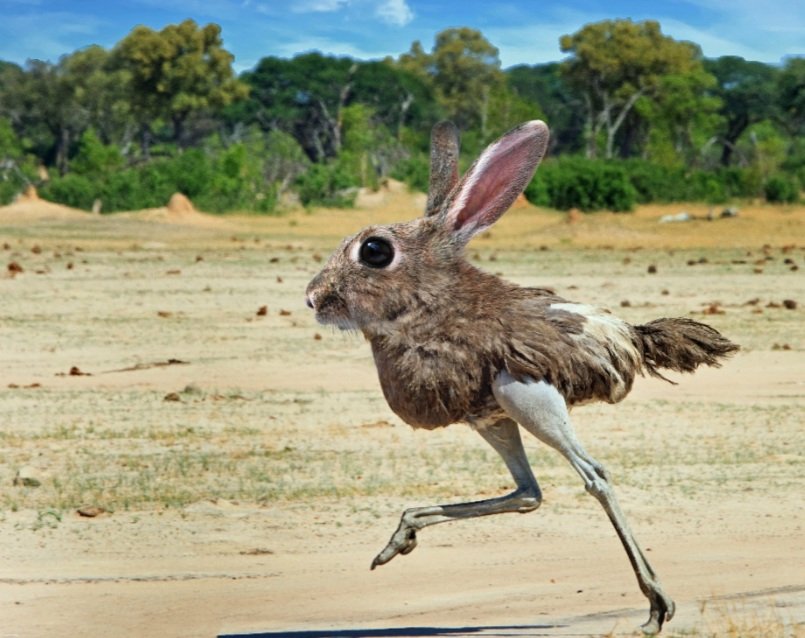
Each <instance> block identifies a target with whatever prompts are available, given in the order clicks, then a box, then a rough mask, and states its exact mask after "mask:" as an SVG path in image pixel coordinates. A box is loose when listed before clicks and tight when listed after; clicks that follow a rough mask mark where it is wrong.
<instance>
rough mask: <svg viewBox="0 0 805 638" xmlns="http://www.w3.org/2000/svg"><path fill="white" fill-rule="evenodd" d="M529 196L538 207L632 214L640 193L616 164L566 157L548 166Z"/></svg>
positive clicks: (530, 187) (532, 185) (541, 170)
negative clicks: (627, 212) (630, 212)
mask: <svg viewBox="0 0 805 638" xmlns="http://www.w3.org/2000/svg"><path fill="white" fill-rule="evenodd" d="M525 195H526V198H527V199H528V200H529V201H531V202H532V203H534V204H538V205H541V206H550V207H552V208H558V209H559V210H568V209H570V208H578V209H580V210H583V211H585V212H588V211H595V210H614V211H629V210H631V209H632V208H633V207H634V203H635V200H636V197H637V191H636V190H635V188H634V187H633V186H632V184H631V183H630V181H629V178H628V176H627V174H626V171H625V170H624V169H623V167H622V166H621V165H619V164H618V163H616V162H607V161H601V160H591V159H587V158H584V157H562V158H559V159H558V160H556V161H553V162H552V161H548V162H546V163H545V165H544V166H543V167H542V168H541V169H540V170H539V171H538V172H537V175H536V177H535V179H534V180H532V181H531V183H530V184H529V185H528V187H526V190H525Z"/></svg>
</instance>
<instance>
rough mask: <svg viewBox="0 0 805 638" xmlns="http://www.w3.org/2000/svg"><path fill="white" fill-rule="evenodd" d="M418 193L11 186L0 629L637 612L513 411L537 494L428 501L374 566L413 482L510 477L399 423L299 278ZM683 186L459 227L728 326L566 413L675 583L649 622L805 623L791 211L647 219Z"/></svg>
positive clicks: (612, 558) (494, 245)
mask: <svg viewBox="0 0 805 638" xmlns="http://www.w3.org/2000/svg"><path fill="white" fill-rule="evenodd" d="M420 200H421V198H415V197H413V198H412V197H410V196H408V195H406V194H404V193H400V192H398V191H397V192H389V193H385V194H384V193H381V194H379V195H377V196H375V197H370V198H367V199H366V200H364V201H365V205H364V206H363V207H361V208H359V209H358V210H354V211H316V212H315V213H313V214H308V213H303V212H299V213H292V214H288V215H285V216H282V217H278V218H271V219H260V218H254V217H226V218H223V219H221V218H214V219H211V218H209V217H206V216H203V215H200V214H197V213H193V214H189V213H185V214H182V215H175V214H171V213H170V211H167V210H155V211H147V212H145V213H143V214H137V213H131V214H127V215H122V216H97V215H96V216H92V215H89V214H83V213H81V212H79V211H69V210H63V209H60V207H55V206H53V205H48V204H47V203H46V202H41V203H39V204H36V203H33V204H31V203H27V204H26V205H25V206H22V205H16V206H12V207H7V208H5V209H0V255H2V257H3V260H2V265H3V274H2V275H0V298H2V300H3V301H2V305H0V344H2V366H0V538H2V543H0V636H26V637H27V636H53V635H64V636H144V635H154V636H188V637H189V636H215V635H238V634H248V633H256V634H258V635H264V636H295V637H297V638H303V637H315V636H411V635H416V636H442V635H445V636H446V635H450V636H603V635H618V636H620V635H633V634H634V633H635V627H636V626H637V625H639V624H640V623H641V622H643V621H644V620H645V617H646V615H647V611H646V610H647V604H646V602H645V599H644V598H643V597H642V595H641V594H640V592H639V590H638V588H637V586H636V583H635V581H634V576H633V575H632V572H631V569H630V567H629V565H628V561H627V559H626V557H625V554H624V552H623V550H622V548H621V547H620V544H619V542H618V540H617V537H616V536H615V534H614V532H613V531H612V529H611V526H610V524H609V522H608V521H607V519H606V516H605V515H604V513H603V512H602V511H601V510H600V507H599V506H598V504H597V503H596V502H595V500H594V499H591V498H590V497H589V496H587V495H586V494H585V493H584V490H583V488H582V486H581V483H580V481H579V479H578V477H576V476H575V475H574V473H573V471H572V470H571V469H570V468H569V467H567V466H566V464H565V463H564V462H563V460H562V459H561V458H560V457H559V456H558V455H557V454H555V453H554V452H552V451H550V450H547V449H545V448H544V447H543V446H541V445H540V444H539V443H538V442H536V441H534V440H526V441H525V442H526V447H527V449H528V452H529V457H530V458H531V460H532V465H533V466H534V468H535V473H536V475H537V478H538V480H539V481H540V483H541V485H542V488H543V491H544V493H545V501H544V503H543V506H542V507H541V508H540V509H539V510H538V511H537V512H534V513H531V514H528V515H523V516H521V515H507V516H502V517H492V518H488V519H479V520H475V521H465V522H460V523H450V524H446V525H441V526H437V527H434V528H430V529H428V530H426V531H424V532H423V533H422V534H421V535H420V544H419V547H418V548H417V550H416V551H415V552H413V553H412V554H411V555H409V556H405V557H398V558H396V559H395V560H394V561H392V562H391V563H390V564H388V565H386V566H383V567H381V568H379V569H377V570H375V571H372V572H370V571H369V564H370V562H371V560H372V558H373V557H374V555H375V554H376V553H377V551H379V550H380V549H381V548H382V547H383V545H384V544H385V542H386V541H387V539H388V537H389V535H390V534H391V532H392V531H393V530H394V528H395V527H396V525H397V521H398V518H399V514H400V512H401V511H402V510H403V509H404V508H405V507H408V506H412V505H421V504H428V503H434V502H455V501H459V500H462V499H464V500H466V499H468V498H486V497H489V496H493V495H497V494H501V493H504V492H505V491H508V490H509V489H510V478H509V477H508V475H507V473H506V471H505V468H503V467H502V463H500V461H499V460H498V459H497V458H496V457H495V455H494V453H493V452H492V451H491V450H488V449H486V447H485V445H484V443H483V441H482V440H481V439H480V437H478V436H477V435H476V434H475V433H473V432H472V431H471V430H470V429H469V428H467V427H466V426H462V425H456V426H451V427H450V428H447V429H444V430H440V431H436V432H417V431H413V430H411V429H410V428H408V427H407V426H405V425H404V424H402V423H401V422H400V421H399V420H398V419H397V418H396V417H395V416H394V415H393V414H392V413H391V412H390V411H389V410H388V408H387V407H386V406H385V404H384V402H383V400H382V396H381V395H380V392H379V388H378V384H377V381H376V378H375V374H374V369H373V367H372V362H371V357H370V354H369V352H368V347H367V346H366V344H365V343H363V341H362V340H361V339H360V338H358V337H354V336H349V335H342V334H336V333H334V332H331V331H330V330H328V329H323V328H321V327H319V326H316V325H315V323H314V321H313V320H312V318H311V316H310V314H309V311H307V309H306V308H305V307H304V301H303V297H302V291H303V289H304V286H305V284H306V282H307V281H308V280H309V279H310V277H311V276H312V275H313V274H314V273H315V272H316V271H317V269H318V268H319V267H320V263H321V260H322V259H323V258H326V255H327V254H328V253H329V251H330V250H332V249H333V248H334V247H335V246H336V245H337V242H338V240H339V239H340V238H341V237H342V236H343V235H344V234H346V233H348V232H352V231H354V230H355V229H356V228H358V227H360V226H362V225H364V224H366V223H369V222H371V221H389V220H393V219H403V218H407V217H411V216H413V215H415V214H416V209H417V207H418V206H421V201H420ZM682 208H683V207H679V206H669V207H654V208H645V209H641V210H640V211H637V212H636V213H635V214H632V215H613V214H600V215H590V216H584V217H583V218H582V219H581V220H580V221H578V222H576V223H572V224H571V223H568V222H567V220H566V218H565V216H564V215H560V214H558V213H554V212H548V211H540V210H537V209H533V208H531V207H527V206H526V207H522V208H518V209H516V210H513V211H512V212H510V213H509V214H508V215H507V216H506V217H505V218H504V220H503V221H502V222H501V223H500V224H498V226H497V227H496V228H495V229H493V230H492V232H491V233H489V234H487V235H486V236H483V237H480V238H478V239H477V240H476V241H474V242H473V244H471V247H470V251H469V252H470V256H471V258H472V259H473V260H474V261H475V262H477V263H479V264H480V265H481V266H482V267H484V268H487V269H490V270H493V271H496V272H501V273H503V274H504V275H505V276H507V277H509V278H511V279H513V280H515V281H518V282H520V283H523V284H531V285H543V286H552V287H554V288H556V290H557V291H558V292H559V293H560V294H562V295H564V296H566V297H568V298H571V299H574V300H579V301H585V302H590V303H595V304H600V305H604V306H607V307H611V308H612V309H613V310H615V311H616V312H618V313H619V314H620V315H622V316H623V317H624V318H626V319H628V320H630V321H632V322H635V323H639V322H643V321H648V320H651V319H653V318H656V317H659V316H674V315H677V316H694V317H698V318H701V319H703V320H706V321H708V322H710V323H712V324H713V325H714V326H716V327H718V328H719V329H720V330H722V331H724V332H725V333H726V334H727V335H728V336H730V337H731V338H733V339H734V340H736V341H738V342H739V343H741V345H742V346H743V350H742V352H741V353H740V354H739V355H738V356H736V357H735V358H734V359H733V360H731V361H730V362H729V363H728V364H727V365H725V366H724V367H723V368H721V369H717V370H714V369H707V370H702V371H700V372H698V373H697V374H696V375H695V376H687V377H684V378H683V377H674V379H675V380H676V381H678V382H679V385H677V386H671V385H669V384H666V383H663V382H661V381H658V380H649V379H645V380H641V381H639V382H638V383H637V385H636V388H635V390H634V391H633V393H632V394H631V395H630V397H629V398H628V399H627V400H626V401H625V402H623V403H622V404H619V405H617V406H604V405H592V406H586V407H583V408H579V409H577V410H575V411H574V415H573V416H574V420H575V423H576V426H577V429H578V431H579V435H580V437H581V438H582V440H583V441H584V442H585V444H586V446H587V448H588V449H589V450H590V452H591V453H592V454H594V455H595V456H596V457H597V458H598V459H599V460H600V461H601V462H603V463H604V465H605V466H607V467H608V469H609V470H610V472H611V474H612V475H613V476H614V480H615V484H616V491H617V493H618V495H619V498H620V500H621V504H622V506H623V508H624V510H625V511H626V513H627V516H628V517H629V520H630V523H631V525H632V527H633V529H634V531H635V534H636V536H637V538H638V539H639V541H640V543H641V545H642V547H644V549H645V551H646V553H647V556H648V557H649V559H650V560H651V561H652V564H653V566H654V567H655V568H656V570H657V572H658V573H659V575H660V578H661V580H662V582H663V584H664V587H665V589H666V591H667V592H668V593H669V594H671V595H672V596H673V597H674V598H675V600H676V602H677V607H678V611H677V616H676V617H675V618H674V619H673V621H672V622H671V623H669V624H668V625H667V627H666V629H665V631H664V634H667V635H671V636H674V635H677V636H683V635H684V636H691V635H692V636H801V635H805V576H803V574H805V570H803V565H804V564H805V542H803V538H805V534H803V524H804V520H805V515H804V514H805V512H803V498H802V496H803V486H804V485H805V481H803V478H802V477H803V474H804V472H803V447H804V446H803V444H804V443H805V435H804V434H803V427H802V423H803V418H802V415H803V405H805V358H804V357H803V350H804V349H805V339H804V338H803V337H805V322H803V316H802V313H803V310H802V304H803V303H805V294H804V293H805V286H803V274H802V273H803V270H802V269H801V268H802V266H803V262H804V261H805V250H803V249H804V248H805V209H802V208H772V207H762V206H755V207H751V206H750V207H746V208H745V210H742V211H741V215H740V216H739V217H738V218H737V219H728V220H718V221H714V222H707V221H693V222H688V223H684V224H658V221H657V220H658V219H659V217H660V216H661V215H662V214H666V213H676V212H679V211H680V210H681V209H682ZM687 210H689V211H691V212H693V213H694V214H697V215H702V216H704V215H705V214H706V212H707V209H706V207H695V206H689V207H687ZM11 263H14V264H16V265H17V266H18V267H19V268H20V269H22V271H21V272H12V271H13V270H16V269H15V268H12V269H11V270H8V269H7V266H8V265H10V264H11ZM651 266H653V267H654V268H653V269H654V270H656V273H650V272H649V269H650V268H649V267H651ZM784 300H791V301H795V302H797V303H796V308H792V309H790V308H786V307H785V305H784ZM788 305H791V304H790V302H789V304H788ZM263 306H265V311H264V312H263V313H259V314H258V310H259V309H260V308H261V307H263ZM73 368H75V369H74V370H73V374H71V373H70V372H71V369H73ZM79 373H80V374H79ZM20 470H22V475H24V476H28V475H30V476H32V478H34V479H35V480H36V481H37V482H38V483H39V485H38V486H25V485H19V484H17V485H15V484H14V479H15V476H16V475H17V472H18V471H20ZM87 506H93V507H98V508H103V509H105V510H106V511H105V512H104V513H102V514H100V515H99V516H96V517H92V518H90V517H84V516H81V515H79V514H78V513H77V509H78V508H81V507H87Z"/></svg>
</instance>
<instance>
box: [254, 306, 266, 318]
mask: <svg viewBox="0 0 805 638" xmlns="http://www.w3.org/2000/svg"><path fill="white" fill-rule="evenodd" d="M267 314H268V306H260V307H259V308H258V309H257V316H258V317H265V316H266V315H267Z"/></svg>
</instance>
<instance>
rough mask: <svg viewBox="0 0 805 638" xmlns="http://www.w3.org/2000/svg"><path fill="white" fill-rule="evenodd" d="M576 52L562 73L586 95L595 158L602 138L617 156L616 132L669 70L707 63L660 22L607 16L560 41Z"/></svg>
mask: <svg viewBox="0 0 805 638" xmlns="http://www.w3.org/2000/svg"><path fill="white" fill-rule="evenodd" d="M559 43H560V46H561V49H562V51H563V52H565V53H569V54H570V58H569V59H568V60H566V61H565V62H563V63H562V67H561V70H562V73H563V75H564V76H565V78H566V79H567V80H568V82H569V83H570V84H572V85H573V86H574V87H575V88H576V89H577V90H578V91H579V92H580V93H581V95H583V98H584V105H585V114H586V126H585V135H586V142H587V155H588V156H589V157H595V156H596V155H597V152H598V145H599V142H600V139H599V138H603V147H604V155H605V157H607V158H610V157H612V156H613V152H614V149H615V141H616V135H617V134H618V131H619V130H620V129H621V127H622V126H623V124H624V122H625V121H626V118H627V117H628V116H629V115H630V114H631V112H632V109H633V108H634V107H635V104H636V103H637V101H638V100H640V99H641V98H652V99H653V98H654V97H656V95H657V94H658V92H659V91H660V90H661V88H662V79H663V78H664V77H665V76H666V75H668V74H677V75H684V74H688V73H695V72H698V71H699V69H700V68H701V52H700V50H699V48H698V47H697V46H696V45H694V44H693V43H691V42H677V41H676V40H674V39H673V38H670V37H668V36H665V35H663V34H662V32H661V30H660V25H659V23H658V22H655V21H653V20H646V21H645V22H632V21H631V20H605V21H603V22H597V23H594V24H588V25H586V26H584V27H582V28H581V29H580V30H579V31H577V32H576V33H574V34H572V35H564V36H562V37H561V38H560V40H559Z"/></svg>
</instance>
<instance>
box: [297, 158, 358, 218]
mask: <svg viewBox="0 0 805 638" xmlns="http://www.w3.org/2000/svg"><path fill="white" fill-rule="evenodd" d="M357 181H358V180H357V178H356V177H355V176H354V175H350V174H349V172H348V171H347V170H346V168H345V166H344V164H343V163H342V162H340V161H338V160H336V161H333V162H329V163H327V164H313V165H311V166H310V168H308V169H307V171H305V172H304V173H303V174H302V175H300V176H299V177H297V178H296V189H297V193H298V194H299V199H300V201H301V202H302V204H304V205H305V206H315V205H317V206H332V207H334V208H349V207H351V206H353V205H354V204H355V195H356V191H355V184H356V183H357Z"/></svg>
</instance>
